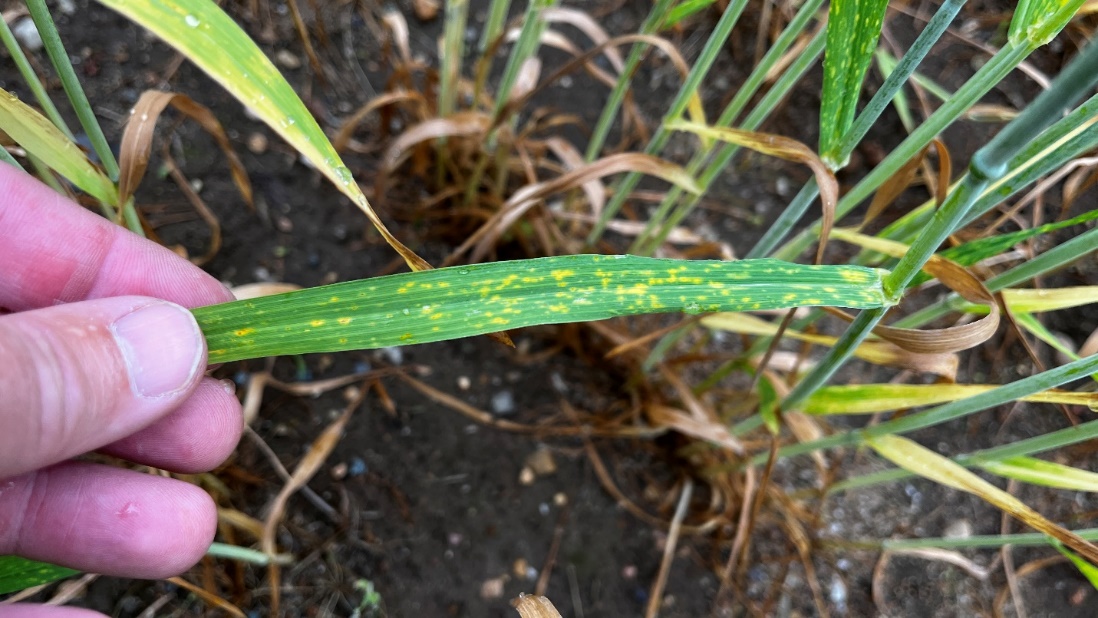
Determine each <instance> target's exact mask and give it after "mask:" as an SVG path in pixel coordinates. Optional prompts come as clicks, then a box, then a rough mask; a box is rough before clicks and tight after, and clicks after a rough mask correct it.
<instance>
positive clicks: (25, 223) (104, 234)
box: [0, 164, 233, 311]
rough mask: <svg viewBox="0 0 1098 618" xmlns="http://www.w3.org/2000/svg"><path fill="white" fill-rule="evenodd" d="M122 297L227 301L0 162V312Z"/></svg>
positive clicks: (189, 270) (191, 272)
mask: <svg viewBox="0 0 1098 618" xmlns="http://www.w3.org/2000/svg"><path fill="white" fill-rule="evenodd" d="M122 295H140V296H152V297H154V298H161V299H164V300H168V301H171V302H174V303H177V304H180V305H183V306H184V307H198V306H202V305H209V304H213V303H219V302H226V301H230V300H233V297H232V294H231V293H229V291H228V290H226V289H225V287H224V286H223V285H221V283H220V282H219V281H218V280H217V279H214V278H213V277H211V276H210V275H208V274H206V273H205V272H203V271H202V270H201V269H200V268H198V267H197V266H195V265H193V264H191V263H190V262H188V261H187V260H185V259H183V258H181V257H179V256H178V255H176V254H174V253H172V252H171V251H169V250H168V249H166V248H164V247H161V246H160V245H158V244H156V243H154V242H152V241H150V240H147V239H144V238H141V237H140V236H137V235H136V234H132V233H130V232H129V231H127V230H125V229H123V228H122V227H120V226H118V225H115V224H113V223H111V222H110V221H107V220H106V219H104V218H102V217H100V216H97V215H95V214H93V213H91V212H88V211H87V210H85V209H84V208H81V207H80V206H77V205H76V204H73V203H72V202H70V201H69V200H68V199H66V198H64V197H63V196H61V195H58V194H57V193H56V192H55V191H53V190H52V189H50V188H49V187H47V186H46V185H44V184H42V183H40V182H39V181H38V180H37V179H35V178H32V177H30V176H28V175H27V174H25V173H24V172H22V171H20V170H17V169H15V168H14V167H12V166H9V165H3V164H0V307H3V308H6V309H9V310H12V311H23V310H27V309H37V308H40V307H48V306H51V305H56V304H60V303H68V302H74V301H79V300H89V299H95V298H106V297H110V296H122Z"/></svg>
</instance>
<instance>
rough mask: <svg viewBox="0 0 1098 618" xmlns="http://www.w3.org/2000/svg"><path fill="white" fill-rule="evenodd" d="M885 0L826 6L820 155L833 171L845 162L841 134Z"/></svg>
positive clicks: (851, 0)
mask: <svg viewBox="0 0 1098 618" xmlns="http://www.w3.org/2000/svg"><path fill="white" fill-rule="evenodd" d="M887 7H888V0H846V1H844V2H832V3H831V5H830V8H829V9H828V20H827V23H828V25H827V52H826V53H825V54H824V65H823V66H824V83H823V97H822V100H821V102H820V157H821V158H822V159H823V160H824V161H825V162H826V163H827V165H828V166H829V167H830V168H831V170H832V171H834V170H837V169H839V168H841V167H843V166H845V165H846V161H847V158H848V157H849V153H844V152H842V143H843V137H844V136H845V135H846V133H847V131H848V130H849V129H850V125H851V124H852V123H853V122H854V113H855V112H856V111H857V107H858V98H859V96H860V95H861V94H862V81H863V80H864V79H865V72H866V70H867V69H868V68H869V62H870V60H871V59H872V58H873V50H874V49H876V47H877V39H878V38H879V37H880V36H881V26H882V25H883V24H884V14H885V9H886V8H887Z"/></svg>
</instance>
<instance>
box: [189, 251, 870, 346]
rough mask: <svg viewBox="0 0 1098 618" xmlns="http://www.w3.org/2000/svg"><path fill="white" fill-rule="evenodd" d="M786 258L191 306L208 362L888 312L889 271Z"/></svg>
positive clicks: (632, 264)
mask: <svg viewBox="0 0 1098 618" xmlns="http://www.w3.org/2000/svg"><path fill="white" fill-rule="evenodd" d="M883 272H884V271H880V270H877V269H872V268H864V267H857V266H803V265H800V264H791V263H788V262H781V261H778V260H741V261H735V262H722V261H702V260H664V259H656V258H643V257H637V256H624V255H572V256H562V257H550V258H538V259H532V260H517V261H513V262H493V263H487V264H475V265H470V266H454V267H450V268H442V269H439V270H432V271H426V272H418V273H402V274H397V275H389V276H386V277H378V278H375V279H364V280H361V281H351V282H347V283H338V284H334V285H329V286H322V287H318V288H311V289H307V290H299V291H296V292H289V293H286V294H279V295H276V296H267V297H264V298H257V299H251V300H243V301H236V302H233V303H225V304H222V305H214V306H210V307H201V308H198V309H195V310H194V315H195V317H196V318H197V319H198V323H199V325H200V326H201V327H202V330H203V332H204V333H205V334H206V340H207V343H208V347H209V359H210V362H211V363H220V362H228V361H232V360H239V359H244V358H257V357H262V356H273V355H279V354H304V353H309V352H333V351H339V350H355V349H364V348H380V347H387V346H393V345H406V344H412V343H427V342H431V341H442V340H445V339H455V338H459V337H469V336H472V335H479V334H484V333H490V332H496V331H501V330H507V329H511V328H519V327H524V326H533V325H538V324H560V323H564V322H584V321H590V320H603V319H607V318H611V317H616V316H623V315H638V314H648V313H668V312H675V311H681V312H685V313H692V314H696V313H705V312H713V311H753V310H762V309H778V308H785V307H794V306H822V305H831V306H844V307H851V308H862V309H864V308H871V307H880V306H883V305H885V304H887V301H886V300H885V296H884V292H883V289H882V287H881V281H882V273H883Z"/></svg>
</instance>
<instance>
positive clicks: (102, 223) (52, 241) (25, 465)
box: [0, 164, 243, 618]
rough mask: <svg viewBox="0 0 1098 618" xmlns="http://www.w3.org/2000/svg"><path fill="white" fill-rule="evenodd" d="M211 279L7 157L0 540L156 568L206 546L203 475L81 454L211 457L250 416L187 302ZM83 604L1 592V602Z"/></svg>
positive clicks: (222, 454)
mask: <svg viewBox="0 0 1098 618" xmlns="http://www.w3.org/2000/svg"><path fill="white" fill-rule="evenodd" d="M229 300H232V294H231V293H230V292H229V291H228V290H226V289H225V287H224V286H222V285H221V284H220V283H219V282H218V281H217V280H216V279H214V278H213V277H210V276H209V275H207V274H206V273H204V272H202V271H201V270H200V269H198V268H197V267H195V266H194V265H192V264H191V263H190V262H188V261H186V260H184V259H183V258H180V257H179V256H177V255H175V254H174V253H172V252H171V251H169V250H167V249H165V248H164V247H161V246H159V245H157V244H155V243H153V242H151V241H148V240H146V239H143V238H140V237H138V236H137V235H135V234H132V233H130V232H128V231H126V230H124V229H123V228H122V227H120V226H118V225H115V224H113V223H111V222H110V221H107V220H106V219H104V218H102V217H99V216H97V215H95V214H93V213H91V212H89V211H87V210H85V209H83V208H81V207H79V206H77V205H76V204H73V203H72V202H70V201H69V200H67V199H65V198H64V197H62V196H60V195H58V194H57V193H55V192H54V191H53V190H51V189H49V188H48V187H46V186H45V185H43V184H41V183H39V182H38V181H37V180H35V179H33V178H31V177H30V176H28V175H26V174H25V173H23V172H21V171H19V170H17V169H15V168H14V167H12V166H9V165H5V164H0V308H3V311H0V428H2V429H0V555H6V554H15V555H19V556H24V557H26V558H31V559H34V560H41V561H45V562H51V563H55V564H61V565H65V566H69V567H72V568H75V569H79V570H82V571H89V572H94V573H102V574H106V575H115V576H121V577H139V578H149V579H156V578H163V577H169V576H172V575H176V574H179V573H180V572H182V571H184V570H186V569H188V568H190V567H191V566H192V565H193V564H195V563H196V562H197V561H198V560H199V559H201V558H202V556H203V555H204V553H205V551H206V549H207V548H208V547H209V544H210V542H211V541H212V540H213V537H214V531H215V526H216V521H217V513H216V509H215V507H214V504H213V501H212V500H211V499H210V497H209V496H208V495H207V494H206V493H205V492H204V491H202V490H201V489H199V488H198V487H196V486H194V485H191V484H189V483H185V482H182V481H178V480H175V479H170V478H163V477H160V476H154V475H150V474H145V473H142V472H137V471H133V470H125V469H120V468H114V467H109V466H105V465H100V464H96V463H90V462H86V461H73V458H74V457H78V456H80V455H82V454H84V453H88V452H91V451H99V452H102V453H107V454H110V455H114V456H118V457H121V458H124V459H127V460H129V461H133V462H136V463H140V464H146V465H149V466H154V467H157V468H163V469H167V470H171V471H175V472H184V473H194V472H201V471H206V470H210V469H212V468H214V467H215V466H217V465H218V464H219V463H221V462H222V461H224V460H225V459H226V458H227V457H228V456H229V455H230V454H231V453H232V450H233V448H234V447H235V446H236V443H237V441H238V440H239V439H240V434H241V431H242V429H243V420H242V419H243V417H242V415H241V409H240V403H239V402H238V401H237V398H236V396H235V394H234V392H233V387H232V383H231V382H222V381H218V380H215V379H213V378H210V377H207V376H206V375H205V370H206V343H205V339H204V338H203V336H202V334H201V332H200V331H199V329H198V325H197V323H196V322H195V320H194V318H193V317H192V316H191V314H190V312H188V311H186V310H185V309H184V307H197V306H202V305H208V304H213V303H219V302H225V301H229ZM31 615H33V616H56V617H68V616H89V615H96V616H98V615H99V614H93V613H91V612H88V611H86V610H78V609H75V608H48V609H47V608H44V607H37V606H31V605H0V617H3V618H9V617H14V616H31Z"/></svg>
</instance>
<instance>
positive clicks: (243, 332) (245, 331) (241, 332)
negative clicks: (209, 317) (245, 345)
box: [233, 326, 255, 337]
mask: <svg viewBox="0 0 1098 618" xmlns="http://www.w3.org/2000/svg"><path fill="white" fill-rule="evenodd" d="M254 332H255V329H254V328H252V327H250V326H249V327H246V328H238V329H236V330H234V331H233V334H234V335H236V336H237V337H247V336H248V335H250V334H252V333H254Z"/></svg>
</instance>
